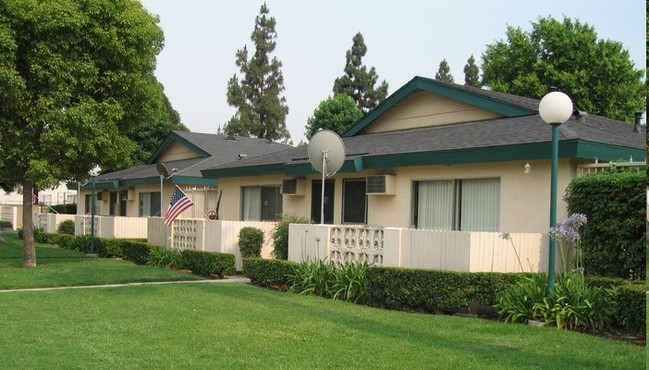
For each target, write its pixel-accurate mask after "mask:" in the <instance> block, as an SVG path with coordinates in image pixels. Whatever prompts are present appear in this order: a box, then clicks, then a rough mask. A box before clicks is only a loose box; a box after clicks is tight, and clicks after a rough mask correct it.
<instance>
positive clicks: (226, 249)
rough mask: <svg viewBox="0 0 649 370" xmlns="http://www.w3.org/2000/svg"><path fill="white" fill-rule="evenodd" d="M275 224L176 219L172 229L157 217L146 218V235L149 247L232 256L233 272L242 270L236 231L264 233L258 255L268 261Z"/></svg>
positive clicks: (237, 232)
mask: <svg viewBox="0 0 649 370" xmlns="http://www.w3.org/2000/svg"><path fill="white" fill-rule="evenodd" d="M275 225H276V223H275V222H259V221H223V220H207V219H188V218H177V219H176V220H175V221H174V223H173V225H172V227H165V225H164V223H163V219H162V218H160V217H150V218H148V230H149V232H148V236H147V239H148V241H149V243H151V244H157V245H163V246H167V247H170V248H177V249H181V250H182V249H195V250H199V251H207V252H219V253H231V254H234V257H235V264H236V269H237V271H241V270H242V268H243V262H242V260H241V253H240V251H239V231H240V230H241V229H242V228H244V227H246V226H250V227H256V228H258V229H261V230H262V231H263V232H264V244H263V246H262V249H261V256H262V257H264V258H271V253H272V251H273V244H272V238H271V235H272V232H273V229H274V228H275Z"/></svg>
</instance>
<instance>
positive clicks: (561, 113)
mask: <svg viewBox="0 0 649 370" xmlns="http://www.w3.org/2000/svg"><path fill="white" fill-rule="evenodd" d="M539 115H540V116H541V119H543V121H544V122H545V123H548V124H549V125H551V126H552V162H551V170H550V171H551V175H550V228H554V227H555V226H556V225H557V177H558V174H557V173H558V167H559V126H561V124H562V123H564V122H566V121H567V120H568V118H570V116H571V115H572V101H571V100H570V98H569V97H568V95H566V94H564V93H562V92H559V91H553V92H551V93H549V94H547V95H545V96H544V97H543V99H541V103H540V104H539ZM556 246H557V241H556V239H555V238H554V236H553V235H550V248H549V249H550V251H549V261H548V289H549V290H553V289H554V260H555V254H556Z"/></svg>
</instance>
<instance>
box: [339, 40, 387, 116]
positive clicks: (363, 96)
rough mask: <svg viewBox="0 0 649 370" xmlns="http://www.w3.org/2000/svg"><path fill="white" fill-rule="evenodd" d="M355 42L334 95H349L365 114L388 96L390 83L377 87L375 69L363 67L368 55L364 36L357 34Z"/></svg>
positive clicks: (347, 55) (348, 53)
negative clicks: (365, 57)
mask: <svg viewBox="0 0 649 370" xmlns="http://www.w3.org/2000/svg"><path fill="white" fill-rule="evenodd" d="M352 40H353V45H352V48H351V49H349V50H347V54H346V58H347V61H346V62H345V75H343V76H342V77H339V78H337V79H336V80H335V81H334V88H333V91H334V95H336V94H347V95H349V96H351V97H352V99H354V101H355V102H356V105H357V106H358V107H359V108H360V109H362V110H363V111H364V112H367V111H369V110H371V109H372V108H374V107H376V106H377V105H378V104H379V103H380V102H381V101H382V100H383V99H385V97H386V96H388V83H387V82H385V80H383V82H381V84H380V85H379V86H378V87H375V85H376V83H377V81H378V79H379V76H378V75H377V74H376V69H375V68H374V67H372V68H370V70H369V71H368V70H367V67H366V66H365V65H363V57H364V56H365V54H366V53H367V46H366V45H365V41H364V40H363V35H362V34H361V33H360V32H359V33H357V34H356V35H355V36H354V38H353V39H352Z"/></svg>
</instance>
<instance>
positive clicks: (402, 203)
mask: <svg viewBox="0 0 649 370" xmlns="http://www.w3.org/2000/svg"><path fill="white" fill-rule="evenodd" d="M525 163H526V162H523V161H516V162H501V163H493V164H471V165H448V166H447V165H440V166H417V167H404V168H396V169H390V170H386V171H376V170H374V171H364V172H361V173H356V174H346V173H345V174H337V175H336V176H335V177H334V181H335V199H334V223H335V224H341V223H342V198H343V197H342V194H343V180H344V179H353V178H364V177H366V176H368V175H376V174H392V175H395V185H396V192H395V195H370V196H368V197H367V202H368V203H367V208H368V210H367V224H369V225H381V226H384V227H411V226H412V225H411V224H412V188H413V181H423V180H451V179H477V178H493V177H497V178H500V186H501V189H500V201H501V203H500V231H509V232H538V233H545V232H547V229H548V224H549V207H550V205H549V202H550V169H549V161H530V165H531V173H529V174H525V173H524V166H525ZM576 166H577V163H575V162H573V161H571V160H562V161H560V164H559V167H560V168H559V181H558V197H557V198H558V199H557V202H558V203H557V204H558V206H557V218H558V219H559V220H561V219H562V218H565V217H566V216H567V211H566V204H565V202H564V201H563V195H564V193H565V189H566V187H567V186H568V183H569V182H570V180H571V179H572V178H574V175H575V173H576ZM285 178H289V177H285V176H258V177H244V178H236V179H221V180H220V181H219V186H220V188H221V189H223V199H222V201H221V212H220V218H221V219H224V220H239V219H240V217H241V216H240V215H241V210H240V207H241V187H242V186H254V185H281V183H282V180H283V179H285ZM319 179H320V175H319V174H314V175H309V176H306V177H305V178H304V179H303V181H305V182H306V183H305V194H304V196H288V195H285V196H284V197H283V212H284V213H295V214H297V215H300V216H305V217H310V216H311V184H312V181H313V180H319Z"/></svg>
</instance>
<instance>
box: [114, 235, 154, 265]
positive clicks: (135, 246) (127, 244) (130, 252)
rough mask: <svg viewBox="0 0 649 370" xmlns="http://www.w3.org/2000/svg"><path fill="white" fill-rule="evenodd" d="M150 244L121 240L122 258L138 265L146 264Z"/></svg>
mask: <svg viewBox="0 0 649 370" xmlns="http://www.w3.org/2000/svg"><path fill="white" fill-rule="evenodd" d="M152 247H153V245H152V244H149V243H144V242H134V241H130V240H129V241H127V240H124V241H122V248H121V249H122V258H123V259H125V260H127V261H131V262H134V263H136V264H138V265H146V263H147V261H148V260H149V253H151V248H152Z"/></svg>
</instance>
